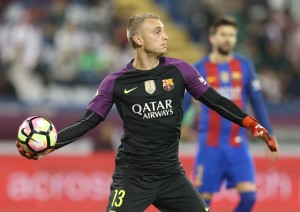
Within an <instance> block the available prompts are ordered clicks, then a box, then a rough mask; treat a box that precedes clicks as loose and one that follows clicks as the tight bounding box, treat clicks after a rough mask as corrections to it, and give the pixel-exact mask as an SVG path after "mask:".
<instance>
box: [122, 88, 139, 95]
mask: <svg viewBox="0 0 300 212" xmlns="http://www.w3.org/2000/svg"><path fill="white" fill-rule="evenodd" d="M137 88H138V87H135V88H131V89H129V90H127V89H126V88H125V89H124V93H125V94H128V93H130V92H131V91H134V90H135V89H137Z"/></svg>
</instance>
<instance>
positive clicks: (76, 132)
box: [54, 110, 104, 150]
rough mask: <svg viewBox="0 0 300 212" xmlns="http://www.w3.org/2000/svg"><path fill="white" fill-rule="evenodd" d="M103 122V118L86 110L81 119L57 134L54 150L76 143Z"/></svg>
mask: <svg viewBox="0 0 300 212" xmlns="http://www.w3.org/2000/svg"><path fill="white" fill-rule="evenodd" d="M103 120H104V118H102V117H101V116H99V115H98V114H97V113H95V112H93V111H91V110H86V112H85V113H84V115H83V117H82V118H81V119H79V120H78V121H76V122H75V123H74V124H73V125H71V126H69V127H66V128H65V129H63V130H61V131H59V132H58V134H57V142H56V145H55V147H54V150H56V149H59V148H61V147H63V146H66V145H68V144H70V143H72V142H74V141H76V140H77V139H78V138H80V137H81V136H83V135H84V134H86V133H87V132H88V131H90V130H91V129H93V128H94V127H96V126H97V125H98V124H99V123H100V122H101V121H103Z"/></svg>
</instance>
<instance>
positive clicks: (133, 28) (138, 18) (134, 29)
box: [127, 13, 160, 48]
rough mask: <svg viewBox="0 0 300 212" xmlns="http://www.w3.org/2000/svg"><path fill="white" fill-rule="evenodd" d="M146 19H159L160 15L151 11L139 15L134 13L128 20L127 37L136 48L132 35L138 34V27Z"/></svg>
mask: <svg viewBox="0 0 300 212" xmlns="http://www.w3.org/2000/svg"><path fill="white" fill-rule="evenodd" d="M146 19H156V20H160V17H159V16H158V15H155V14H152V13H144V14H140V15H134V16H132V17H131V18H130V19H129V21H128V24H127V39H128V41H129V43H130V44H131V46H132V47H133V48H136V43H135V42H134V40H133V37H134V36H135V35H136V34H138V32H139V27H140V26H141V24H142V23H143V22H144V21H145V20H146Z"/></svg>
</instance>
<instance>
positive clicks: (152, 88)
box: [144, 80, 156, 94]
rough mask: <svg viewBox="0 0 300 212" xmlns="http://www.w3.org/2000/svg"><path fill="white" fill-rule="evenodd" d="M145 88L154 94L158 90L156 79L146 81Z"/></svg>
mask: <svg viewBox="0 0 300 212" xmlns="http://www.w3.org/2000/svg"><path fill="white" fill-rule="evenodd" d="M144 85H145V90H146V92H147V93H148V94H153V93H154V92H155V91H156V86H155V82H154V80H147V81H145V82H144Z"/></svg>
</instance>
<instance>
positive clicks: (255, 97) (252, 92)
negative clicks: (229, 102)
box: [246, 61, 272, 133]
mask: <svg viewBox="0 0 300 212" xmlns="http://www.w3.org/2000/svg"><path fill="white" fill-rule="evenodd" d="M247 65H248V68H249V80H247V84H246V89H247V93H248V96H249V99H250V102H251V106H252V108H253V111H254V114H255V118H256V119H257V120H258V121H259V123H261V124H262V125H263V126H264V127H265V128H266V129H267V130H268V131H269V132H270V133H272V127H271V124H270V119H269V115H268V112H267V108H266V105H265V102H264V99H263V96H262V93H261V89H260V83H259V81H258V79H257V77H256V73H255V69H254V66H253V64H252V63H251V62H250V61H247Z"/></svg>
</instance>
